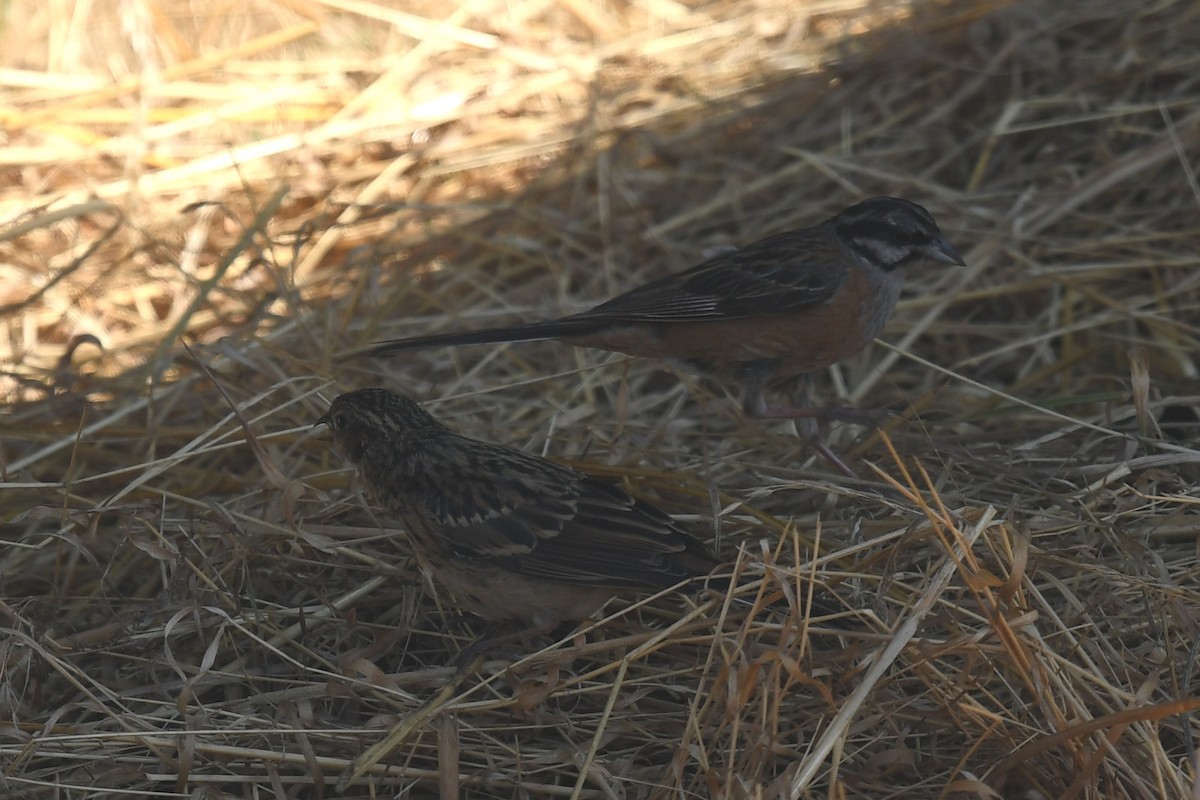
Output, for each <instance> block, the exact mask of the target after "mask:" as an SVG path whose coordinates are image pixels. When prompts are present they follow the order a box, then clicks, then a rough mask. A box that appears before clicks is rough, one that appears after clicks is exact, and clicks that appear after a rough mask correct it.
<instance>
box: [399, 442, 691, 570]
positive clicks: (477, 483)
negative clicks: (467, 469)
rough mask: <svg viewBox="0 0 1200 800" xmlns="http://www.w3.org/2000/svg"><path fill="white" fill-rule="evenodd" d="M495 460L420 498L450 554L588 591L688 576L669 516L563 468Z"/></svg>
mask: <svg viewBox="0 0 1200 800" xmlns="http://www.w3.org/2000/svg"><path fill="white" fill-rule="evenodd" d="M500 458H501V459H502V460H500V461H498V462H497V463H495V464H493V465H491V467H490V468H489V469H487V470H486V471H484V472H476V471H475V470H472V472H473V473H475V474H480V475H481V476H482V479H478V480H472V479H471V478H469V477H464V479H462V480H458V481H453V482H446V483H442V484H441V485H442V486H445V487H447V489H446V490H444V491H431V492H425V493H424V494H423V499H422V503H423V505H424V509H425V512H426V514H427V515H428V516H429V517H430V520H431V521H432V522H434V523H435V524H436V525H437V526H438V527H439V528H440V529H441V530H442V531H443V532H444V533H445V535H446V536H447V538H449V539H450V540H451V541H449V542H448V544H449V545H450V546H451V547H452V548H453V549H454V551H455V553H456V554H458V555H460V556H463V557H466V558H485V559H486V558H492V559H498V560H502V561H503V562H504V563H505V565H506V566H507V567H509V568H510V569H513V570H515V571H518V572H522V573H524V574H527V575H531V576H539V577H545V578H549V579H552V580H557V581H570V582H577V583H584V584H589V585H595V586H618V587H619V586H650V587H664V588H665V587H667V586H671V585H673V584H675V583H678V582H679V581H681V580H683V579H684V578H686V577H687V576H688V574H689V572H688V571H687V569H686V568H685V567H684V566H683V562H682V561H680V560H679V559H677V558H675V556H676V554H681V553H683V551H685V550H688V549H689V541H692V540H691V537H689V536H688V535H687V534H686V533H684V532H683V531H681V530H680V529H679V528H678V527H677V526H676V523H675V522H674V520H672V519H671V517H669V516H667V515H666V514H664V513H663V512H661V511H659V510H658V509H656V508H654V507H653V506H650V505H649V504H647V503H643V502H641V501H639V500H637V499H636V498H634V497H632V496H631V495H629V494H628V493H626V492H625V491H623V490H621V489H620V488H618V487H615V486H611V485H609V484H606V483H602V482H600V481H594V480H592V479H590V478H587V477H585V476H583V475H580V474H579V473H577V472H574V471H573V470H569V469H566V468H565V467H559V466H557V465H555V464H551V463H549V462H546V461H543V460H541V459H534V458H532V457H530V458H528V459H526V458H523V457H520V456H519V454H513V453H511V452H503V453H501V454H500ZM692 549H695V546H693V548H692ZM688 557H690V558H691V559H692V560H693V561H695V562H696V563H701V564H703V559H705V558H706V556H703V555H694V554H689V556H688Z"/></svg>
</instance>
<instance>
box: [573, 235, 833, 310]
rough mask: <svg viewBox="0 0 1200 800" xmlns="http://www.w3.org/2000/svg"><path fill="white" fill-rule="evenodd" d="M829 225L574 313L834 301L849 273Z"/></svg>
mask: <svg viewBox="0 0 1200 800" xmlns="http://www.w3.org/2000/svg"><path fill="white" fill-rule="evenodd" d="M844 258H845V254H843V253H842V252H841V251H840V250H839V249H838V248H837V247H836V245H834V244H833V243H832V242H831V241H830V239H829V237H828V236H827V235H825V233H824V231H823V230H821V231H817V230H814V229H810V230H806V231H793V232H789V233H782V234H778V235H776V236H772V237H769V238H767V239H763V240H761V241H758V242H755V243H754V244H751V245H748V246H747V247H744V248H742V249H741V250H734V251H731V252H728V253H722V254H721V255H718V256H715V257H713V258H710V259H709V260H708V261H705V262H703V263H702V264H698V265H697V266H695V267H692V268H691V269H689V270H685V271H683V272H679V273H676V274H674V275H668V276H666V277H664V278H660V279H659V280H656V281H651V282H650V283H647V284H645V285H643V286H640V287H638V288H636V289H632V290H630V291H628V292H626V293H625V294H622V295H619V296H617V297H614V298H613V299H612V300H609V301H608V302H606V303H602V304H600V305H598V306H596V307H595V308H593V309H590V310H589V311H584V312H583V313H580V314H575V315H573V316H571V317H567V319H568V320H587V319H604V320H611V321H620V322H645V323H653V322H699V321H705V320H717V319H734V318H739V317H745V316H749V315H753V314H772V313H789V312H795V311H799V310H802V309H805V308H811V307H815V306H819V305H822V304H824V303H827V302H829V300H831V299H832V298H833V296H834V295H835V294H836V293H837V290H838V289H839V288H840V287H841V286H842V284H843V283H844V282H845V281H846V279H847V270H846V268H845V266H844V265H843V264H840V263H839V262H841V260H842V259H844Z"/></svg>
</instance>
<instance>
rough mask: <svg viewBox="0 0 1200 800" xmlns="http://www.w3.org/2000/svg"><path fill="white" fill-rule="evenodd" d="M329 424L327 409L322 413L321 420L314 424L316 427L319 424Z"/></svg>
mask: <svg viewBox="0 0 1200 800" xmlns="http://www.w3.org/2000/svg"><path fill="white" fill-rule="evenodd" d="M328 424H329V412H328V411H326V412H325V413H324V414H322V415H321V418H320V419H319V420H317V421H316V422H314V423H313V424H312V426H313V427H314V428H315V427H317V426H318V425H328Z"/></svg>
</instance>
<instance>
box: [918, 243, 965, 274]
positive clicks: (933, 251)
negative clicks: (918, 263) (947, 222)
mask: <svg viewBox="0 0 1200 800" xmlns="http://www.w3.org/2000/svg"><path fill="white" fill-rule="evenodd" d="M928 255H929V257H930V258H932V259H933V260H934V261H940V262H942V263H943V264H953V265H955V266H956V267H965V266H966V265H967V262H965V261H963V258H962V256H960V255H959V254H958V251H956V250H955V249H954V248H953V247H951V246H950V243H949V242H947V241H946V240H945V239H938V240H937V241H936V242H934V243H933V247H931V248H930V250H929V253H928Z"/></svg>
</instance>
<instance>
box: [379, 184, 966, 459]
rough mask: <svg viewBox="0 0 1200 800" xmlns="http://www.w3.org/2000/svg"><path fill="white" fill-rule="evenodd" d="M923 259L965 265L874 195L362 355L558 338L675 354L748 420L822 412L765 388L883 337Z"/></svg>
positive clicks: (922, 220)
mask: <svg viewBox="0 0 1200 800" xmlns="http://www.w3.org/2000/svg"><path fill="white" fill-rule="evenodd" d="M920 261H936V262H941V263H943V264H957V265H960V266H961V265H962V264H963V260H962V258H961V257H960V256H959V255H958V253H957V252H956V251H955V250H954V248H953V247H952V246H951V245H950V243H949V242H948V241H947V240H946V237H945V236H943V235H942V232H941V230H940V229H939V228H938V226H937V223H936V222H934V220H933V217H932V216H931V215H930V213H929V212H928V211H926V210H925V209H924V208H922V207H921V206H919V205H917V204H916V203H913V202H910V201H908V200H903V199H901V198H898V197H873V198H871V199H869V200H864V201H863V202H861V203H857V204H855V205H852V206H850V207H849V208H846V209H844V210H842V211H840V212H838V213H837V214H835V215H834V216H832V217H830V218H829V219H827V220H825V221H824V222H821V223H819V224H817V225H814V226H812V227H810V228H803V229H800V230H795V231H790V232H786V233H780V234H776V235H774V236H770V237H767V238H766V239H762V240H760V241H758V242H755V243H753V244H750V245H747V246H745V247H743V248H741V249H739V250H734V251H731V252H726V253H722V254H721V255H717V256H714V257H713V258H710V259H708V260H707V261H705V262H703V263H701V264H699V265H697V266H694V267H692V268H691V269H687V270H684V271H683V272H678V273H675V274H673V275H668V276H666V277H663V278H660V279H658V280H655V281H651V282H650V283H647V284H644V285H642V286H639V287H637V288H634V289H631V290H630V291H628V292H626V293H624V294H622V295H619V296H617V297H615V298H613V299H612V300H609V301H608V302H606V303H602V304H600V305H598V306H596V307H595V308H592V309H590V310H588V311H583V312H581V313H578V314H572V315H570V316H567V317H562V318H561V319H555V320H548V321H544V322H529V323H524V324H521V325H514V326H511V327H503V328H491V329H486V330H479V331H469V332H457V333H445V334H434V335H432V336H419V337H416V338H411V339H394V340H391V341H385V342H380V343H378V344H377V345H376V346H374V347H373V349H371V350H370V351H369V352H370V354H372V355H376V356H390V355H395V354H396V353H399V352H402V351H405V350H415V349H418V348H427V347H437V346H442V345H466V344H486V343H495V342H514V341H527V340H536V339H556V340H559V341H562V342H566V343H568V344H572V345H577V346H580V347H596V348H600V349H602V350H613V351H618V352H621V353H627V354H630V355H634V356H647V357H655V358H667V359H673V360H676V361H681V362H683V363H684V364H686V365H688V366H689V367H691V368H692V369H694V370H696V371H699V372H701V373H703V374H708V375H712V376H714V377H716V378H718V379H721V380H724V381H728V382H732V383H735V384H737V385H739V386H740V387H741V389H742V404H743V407H744V408H745V410H746V412H747V413H748V414H750V415H753V416H761V417H781V418H783V417H813V416H822V413H821V412H819V411H814V410H813V409H807V408H770V407H769V406H768V405H767V401H766V395H765V391H766V388H767V387H768V386H770V385H774V384H777V383H780V382H783V381H787V380H788V379H792V378H796V377H798V376H802V375H807V374H808V373H811V372H814V371H816V370H819V369H822V368H824V367H828V366H830V365H831V364H834V363H836V362H838V361H840V360H842V359H844V358H846V357H847V356H850V355H853V354H854V353H856V352H858V351H859V350H861V349H862V348H863V347H864V346H865V345H866V344H867V343H868V342H870V341H871V340H872V339H874V338H875V337H876V336H878V335H879V333H880V331H882V330H883V326H884V323H885V322H887V319H888V317H889V316H890V315H891V313H892V310H893V309H894V308H895V307H896V300H897V299H898V298H899V296H900V287H901V283H902V282H903V280H904V272H905V269H906V268H907V267H908V266H909V265H910V264H914V263H917V262H920ZM823 452H825V451H823ZM827 455H828V454H827ZM839 463H840V462H839ZM843 466H844V465H843Z"/></svg>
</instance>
